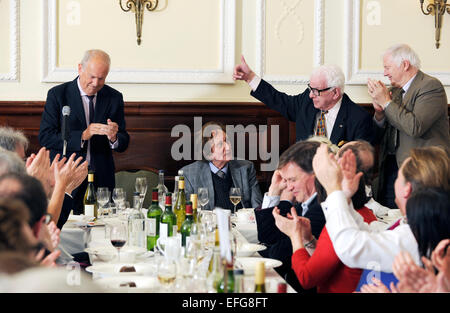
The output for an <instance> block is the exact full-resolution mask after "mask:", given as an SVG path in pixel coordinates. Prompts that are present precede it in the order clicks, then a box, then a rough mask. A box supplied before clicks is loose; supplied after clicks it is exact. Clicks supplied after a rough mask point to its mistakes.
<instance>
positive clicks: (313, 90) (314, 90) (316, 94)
mask: <svg viewBox="0 0 450 313" xmlns="http://www.w3.org/2000/svg"><path fill="white" fill-rule="evenodd" d="M332 88H335V87H328V88H324V89H317V88H312V87H311V86H310V85H309V84H308V89H309V91H310V92H312V93H313V95H315V96H320V93H321V92H324V91H327V90H330V89H332Z"/></svg>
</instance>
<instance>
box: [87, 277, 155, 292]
mask: <svg viewBox="0 0 450 313" xmlns="http://www.w3.org/2000/svg"><path fill="white" fill-rule="evenodd" d="M95 283H96V284H98V285H100V286H101V287H103V288H105V289H114V290H117V291H120V292H133V291H136V292H143V291H145V292H156V291H158V289H159V288H160V284H159V282H158V279H157V278H156V277H149V276H132V275H131V276H112V277H103V278H99V279H97V280H95ZM129 283H134V285H135V286H136V287H131V286H130V285H129ZM121 285H123V286H121Z"/></svg>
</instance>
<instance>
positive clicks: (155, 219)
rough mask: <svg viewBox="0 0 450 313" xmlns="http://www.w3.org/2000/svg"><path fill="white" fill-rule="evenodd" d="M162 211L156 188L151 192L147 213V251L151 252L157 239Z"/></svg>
mask: <svg viewBox="0 0 450 313" xmlns="http://www.w3.org/2000/svg"><path fill="white" fill-rule="evenodd" d="M162 213H163V212H162V210H161V208H160V207H159V200H158V188H153V190H152V204H151V205H150V207H149V208H148V212H147V226H146V229H147V250H149V251H150V250H153V249H154V248H155V245H156V241H157V240H158V238H159V223H160V221H161V215H162Z"/></svg>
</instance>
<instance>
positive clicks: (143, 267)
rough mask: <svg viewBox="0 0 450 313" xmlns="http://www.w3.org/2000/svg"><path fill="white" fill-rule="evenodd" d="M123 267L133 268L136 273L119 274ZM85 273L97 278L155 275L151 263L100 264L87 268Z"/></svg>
mask: <svg viewBox="0 0 450 313" xmlns="http://www.w3.org/2000/svg"><path fill="white" fill-rule="evenodd" d="M123 266H134V268H135V270H136V272H120V269H121V268H122V267H123ZM86 271H87V272H89V273H92V274H96V275H97V277H98V276H100V277H106V276H139V275H156V266H155V265H154V264H151V263H102V264H95V265H92V266H88V267H86Z"/></svg>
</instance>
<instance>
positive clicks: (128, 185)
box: [115, 169, 158, 209]
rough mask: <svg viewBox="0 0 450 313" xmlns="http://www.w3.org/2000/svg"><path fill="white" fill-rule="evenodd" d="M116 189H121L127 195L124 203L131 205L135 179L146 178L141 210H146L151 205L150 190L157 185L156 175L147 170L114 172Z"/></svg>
mask: <svg viewBox="0 0 450 313" xmlns="http://www.w3.org/2000/svg"><path fill="white" fill-rule="evenodd" d="M115 176H116V187H117V188H119V187H122V188H123V190H124V191H125V192H126V193H127V194H126V196H127V198H126V201H129V203H130V206H132V205H133V193H134V192H135V187H134V185H135V182H136V178H137V177H145V178H147V193H146V194H145V199H144V204H143V206H142V207H143V208H144V209H148V208H149V206H150V205H151V203H152V189H153V188H155V187H156V186H157V185H158V174H157V173H156V172H154V171H151V170H147V169H136V170H122V171H119V172H116V174H115Z"/></svg>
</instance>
